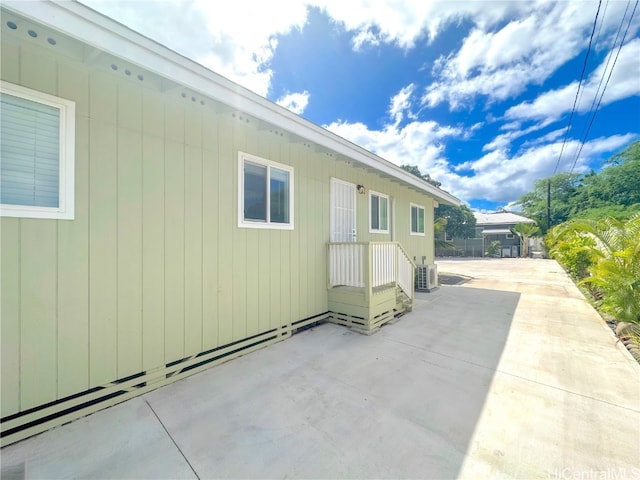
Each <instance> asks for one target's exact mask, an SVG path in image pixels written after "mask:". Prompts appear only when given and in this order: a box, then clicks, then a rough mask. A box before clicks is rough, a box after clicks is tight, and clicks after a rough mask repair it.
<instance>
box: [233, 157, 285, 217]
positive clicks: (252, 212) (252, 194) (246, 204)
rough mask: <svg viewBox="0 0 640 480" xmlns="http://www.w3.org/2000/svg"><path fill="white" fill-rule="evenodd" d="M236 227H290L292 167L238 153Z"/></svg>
mask: <svg viewBox="0 0 640 480" xmlns="http://www.w3.org/2000/svg"><path fill="white" fill-rule="evenodd" d="M238 170H239V171H238V175H239V179H240V187H239V188H238V206H239V208H238V227H243V228H271V229H281V230H293V168H292V167H289V166H287V165H282V164H280V163H276V162H272V161H270V160H266V159H264V158H260V157H256V156H255V155H250V154H248V153H244V152H239V154H238Z"/></svg>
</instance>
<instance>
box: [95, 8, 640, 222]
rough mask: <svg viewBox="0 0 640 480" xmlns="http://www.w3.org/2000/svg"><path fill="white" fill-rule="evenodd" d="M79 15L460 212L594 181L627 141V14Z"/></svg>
mask: <svg viewBox="0 0 640 480" xmlns="http://www.w3.org/2000/svg"><path fill="white" fill-rule="evenodd" d="M83 3H85V4H87V5H89V6H91V7H92V8H95V9H96V10H98V11H100V12H102V13H104V14H106V15H108V16H110V17H112V18H114V19H116V20H118V21H120V22H122V23H123V24H125V25H127V26H130V27H131V28H133V29H135V30H137V31H139V32H140V33H142V34H144V35H146V36H148V37H151V38H153V39H154V40H157V41H158V42H160V43H162V44H164V45H166V46H167V47H169V48H171V49H173V50H175V51H177V52H179V53H181V54H183V55H185V56H187V57H189V58H191V59H193V60H195V61H197V62H199V63H202V64H203V65H205V66H207V67H209V68H211V69H212V70H214V71H216V72H217V73H220V74H221V75H224V76H226V77H227V78H229V79H231V80H233V81H235V82H237V83H239V84H241V85H243V86H245V87H247V88H249V89H251V90H253V91H254V92H256V93H258V94H260V95H262V96H265V97H267V98H269V99H270V100H273V101H274V102H277V103H279V104H280V105H283V106H285V107H286V108H289V109H290V110H292V111H294V112H296V113H298V114H300V115H302V116H303V117H305V118H307V119H309V120H311V121H312V122H314V123H317V124H319V125H322V126H325V127H326V128H328V129H329V130H331V131H333V132H335V133H337V134H338V135H340V136H342V137H345V138H347V139H349V140H351V141H352V142H354V143H357V144H359V145H361V146H362V147H364V148H367V149H368V150H371V151H373V152H375V153H377V154H378V155H380V156H382V157H383V158H386V159H387V160H389V161H391V162H394V163H396V164H398V165H400V164H404V163H407V164H412V165H418V166H419V167H420V169H421V170H422V171H423V172H424V173H429V174H430V175H431V176H432V178H435V179H436V180H438V181H440V182H442V188H444V189H445V190H447V191H449V192H451V193H453V194H454V195H456V196H457V197H459V198H460V199H461V200H463V201H464V202H465V203H467V204H468V205H469V206H471V207H472V208H474V209H480V210H486V211H491V210H495V209H496V208H499V207H507V208H508V207H509V205H510V204H511V203H512V202H514V201H515V200H516V199H518V198H519V197H520V196H521V195H522V194H523V193H526V192H527V191H530V190H531V188H532V186H533V184H534V182H535V181H536V180H538V179H540V178H545V177H548V176H550V175H551V174H553V173H554V172H555V171H557V172H563V171H564V172H566V171H573V172H583V171H588V170H589V169H592V168H593V169H595V170H599V169H600V168H601V167H602V162H603V160H606V159H607V158H609V157H610V156H611V155H612V154H614V153H615V152H617V151H619V150H620V149H621V148H623V147H624V146H626V145H627V144H628V143H630V142H631V141H633V140H635V139H637V138H639V137H640V36H639V32H640V7H638V8H637V9H636V10H635V14H634V16H633V17H631V14H632V12H634V8H635V7H636V6H637V2H636V1H635V0H633V1H630V2H628V1H626V0H609V1H607V0H603V1H602V2H599V1H596V0H591V1H584V0H577V1H561V2H555V1H552V2H549V1H515V0H513V1H502V2H493V1H450V0H443V1H427V0H416V1H409V0H406V1H397V0H396V1H392V0H349V1H346V0H309V1H300V0H279V1H278V2H264V1H260V0H253V1H247V0H234V1H233V2H222V1H220V0H214V1H207V0H193V1H186V0H165V1H152V0H147V1H113V0H110V1H102V0H83ZM598 7H599V12H598ZM596 12H598V13H597V22H596V24H595V30H594V28H593V25H594V20H595V19H596ZM630 19H631V21H630ZM592 31H593V32H594V33H593V38H592V46H591V49H590V51H589V55H588V58H587V61H586V67H585V68H584V70H585V72H584V77H583V82H582V88H581V90H580V92H579V95H578V100H577V102H576V110H575V113H574V115H573V118H572V121H571V128H570V129H567V127H568V124H569V118H570V114H571V111H572V107H573V105H574V101H575V99H576V93H577V92H578V83H579V80H580V76H581V72H582V70H583V66H584V65H585V58H586V55H587V50H588V45H589V41H590V37H591V34H592ZM625 32H626V35H625ZM623 37H624V42H623V41H622V40H623ZM614 62H615V66H614ZM612 67H613V68H612ZM605 84H606V90H605V89H604V86H605ZM603 90H604V93H603ZM594 99H595V100H594ZM598 102H600V108H599V109H598V111H597V114H596V115H595V117H593V109H592V106H594V105H595V104H597V103H598ZM592 119H593V123H592V126H591V128H590V130H589V131H588V132H587V129H588V128H589V127H588V125H589V123H590V122H591V121H592ZM580 148H581V153H580V155H579V156H578V155H577V154H578V150H579V149H580ZM561 152H562V155H560V153H561ZM556 167H557V168H556Z"/></svg>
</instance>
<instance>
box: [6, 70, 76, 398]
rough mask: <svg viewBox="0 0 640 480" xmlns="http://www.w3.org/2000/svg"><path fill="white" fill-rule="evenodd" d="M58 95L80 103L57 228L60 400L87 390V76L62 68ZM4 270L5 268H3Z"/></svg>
mask: <svg viewBox="0 0 640 480" xmlns="http://www.w3.org/2000/svg"><path fill="white" fill-rule="evenodd" d="M58 94H59V95H60V96H63V97H65V98H70V97H71V96H72V95H75V98H76V150H75V155H76V164H75V167H76V168H75V179H76V188H75V215H76V219H75V220H74V221H65V222H58V238H57V248H58V271H57V275H58V279H57V282H56V283H57V287H58V312H57V319H58V323H57V325H58V333H57V337H58V338H57V352H58V363H57V371H58V372H66V373H65V374H64V375H59V376H58V397H59V398H60V397H66V396H69V395H72V394H74V393H77V392H80V391H84V390H87V389H88V388H89V341H88V339H89V323H88V322H87V317H88V314H89V163H88V162H87V159H88V158H89V74H88V72H87V71H86V70H83V69H79V68H76V67H74V66H72V65H67V64H64V65H61V66H60V68H58ZM3 268H4V267H3Z"/></svg>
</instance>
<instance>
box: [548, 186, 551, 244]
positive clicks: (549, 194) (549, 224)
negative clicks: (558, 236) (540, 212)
mask: <svg viewBox="0 0 640 480" xmlns="http://www.w3.org/2000/svg"><path fill="white" fill-rule="evenodd" d="M550 228H551V179H548V180H547V231H548V230H549V229H550Z"/></svg>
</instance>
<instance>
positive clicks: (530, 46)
mask: <svg viewBox="0 0 640 480" xmlns="http://www.w3.org/2000/svg"><path fill="white" fill-rule="evenodd" d="M513 3H519V4H527V5H529V7H528V8H529V11H523V12H522V11H521V12H520V13H521V14H523V15H522V16H521V17H518V18H515V19H512V20H511V21H510V22H509V23H507V24H506V25H504V26H502V27H501V28H499V29H498V30H495V31H494V30H489V29H487V28H486V27H483V26H476V27H475V28H474V29H473V30H472V31H471V33H470V34H469V35H468V36H467V37H466V38H465V39H464V41H463V44H462V47H461V48H460V49H459V50H458V51H457V52H454V53H451V54H450V55H448V56H446V57H445V56H443V57H440V58H439V59H438V60H437V61H436V62H435V63H434V74H435V75H436V76H437V77H438V80H437V81H435V82H433V83H432V84H431V85H429V86H428V87H427V89H426V91H425V94H424V97H423V103H424V104H425V105H427V106H430V107H434V106H436V105H438V104H440V103H441V102H445V101H446V102H448V103H449V105H450V107H451V108H452V109H460V108H464V107H467V106H469V105H471V104H473V102H475V100H476V98H477V97H478V96H479V95H482V96H485V97H487V98H488V100H489V101H490V102H494V101H502V100H506V99H508V98H512V97H515V96H517V95H519V94H521V93H522V92H524V90H525V89H526V88H527V87H528V86H529V85H532V84H533V85H541V84H542V83H543V82H544V81H545V80H546V79H548V78H549V77H550V76H551V75H552V74H553V73H554V72H555V71H556V70H557V69H558V68H559V67H560V66H562V65H564V64H565V63H566V62H567V61H569V60H571V59H572V58H574V57H575V56H576V55H577V54H578V53H579V52H581V51H582V50H583V49H584V48H585V46H586V44H587V40H588V38H589V34H590V32H591V27H592V25H593V19H594V14H595V9H596V5H595V4H590V3H587V4H585V3H583V2H513ZM523 8H525V7H523ZM623 10H624V2H611V3H610V5H609V7H608V11H607V14H606V16H605V17H604V23H603V29H602V31H603V37H602V38H603V41H602V44H606V43H607V42H609V40H608V35H609V34H610V33H611V32H612V31H613V30H614V29H615V28H617V27H618V25H619V22H620V19H621V18H622V12H623ZM601 18H602V17H601ZM634 29H635V27H634Z"/></svg>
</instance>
